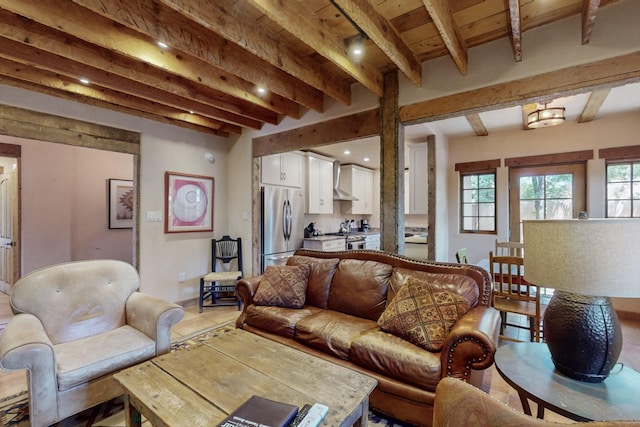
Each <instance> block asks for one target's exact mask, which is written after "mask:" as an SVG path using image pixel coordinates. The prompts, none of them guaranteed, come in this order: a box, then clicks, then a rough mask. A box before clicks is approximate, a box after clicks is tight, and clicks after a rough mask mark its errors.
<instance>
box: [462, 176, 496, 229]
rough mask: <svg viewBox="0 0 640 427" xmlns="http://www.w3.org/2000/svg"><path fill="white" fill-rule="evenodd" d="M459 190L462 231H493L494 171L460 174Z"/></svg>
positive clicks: (494, 215) (494, 206)
mask: <svg viewBox="0 0 640 427" xmlns="http://www.w3.org/2000/svg"><path fill="white" fill-rule="evenodd" d="M461 192H462V194H461V200H462V203H461V219H462V221H461V229H462V231H467V232H495V231H496V174H495V172H491V173H482V174H467V175H462V188H461Z"/></svg>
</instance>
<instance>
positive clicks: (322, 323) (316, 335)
mask: <svg viewBox="0 0 640 427" xmlns="http://www.w3.org/2000/svg"><path fill="white" fill-rule="evenodd" d="M371 329H378V325H376V322H374V321H373V320H368V319H361V318H359V317H354V316H350V315H348V314H343V313H338V312H336V311H332V310H322V311H319V312H317V313H316V314H313V315H311V316H308V317H305V318H304V319H301V320H300V321H299V322H298V323H297V324H296V333H295V339H296V341H299V342H302V343H304V344H306V345H308V346H311V347H315V348H318V349H320V350H322V351H324V352H325V353H328V354H332V355H334V356H337V357H340V358H342V359H349V352H350V350H351V342H352V341H353V340H354V339H355V338H357V337H358V336H359V335H360V334H362V333H363V332H366V331H369V330H371Z"/></svg>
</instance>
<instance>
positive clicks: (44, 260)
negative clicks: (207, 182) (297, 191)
mask: <svg viewBox="0 0 640 427" xmlns="http://www.w3.org/2000/svg"><path fill="white" fill-rule="evenodd" d="M0 99H1V100H2V103H3V104H7V105H12V106H16V107H20V108H26V109H30V110H33V111H40V112H45V113H49V114H55V115H59V116H63V117H72V118H76V119H79V120H85V121H89V122H93V123H98V124H104V125H107V126H113V127H117V128H122V129H127V130H131V131H137V132H141V134H142V136H141V147H140V148H141V157H140V158H141V166H140V183H141V187H140V208H141V212H142V220H141V226H140V260H139V271H140V275H141V279H142V284H141V289H142V290H143V291H144V292H147V293H150V294H152V295H156V296H158V297H161V298H165V299H167V300H170V301H184V300H189V299H194V298H196V297H197V295H198V285H199V277H200V276H201V275H203V274H205V273H207V272H208V271H209V268H210V257H211V254H210V252H211V250H210V247H211V239H212V238H213V237H218V236H222V234H232V235H233V234H234V232H235V231H237V228H230V226H229V221H228V218H229V211H230V210H235V209H236V208H238V207H239V206H240V205H239V203H237V199H239V198H241V197H239V198H234V200H233V202H232V203H230V202H229V199H228V192H227V188H228V183H229V181H228V174H229V173H230V172H229V170H228V168H229V167H230V166H229V162H228V152H229V147H230V146H231V145H232V144H233V138H230V139H226V138H220V137H217V136H214V135H210V134H204V133H200V132H195V131H191V130H187V129H183V128H177V127H175V126H170V125H166V124H162V123H158V122H153V121H150V120H145V119H140V118H138V117H133V116H129V115H125V114H120V113H116V112H112V111H106V110H103V109H101V108H96V107H91V106H87V105H83V104H79V103H75V102H71V101H66V100H61V99H57V98H53V97H50V96H46V95H41V94H37V93H33V92H29V91H26V90H22V89H18V88H13V87H9V86H2V85H0ZM51 145H55V146H56V151H57V150H63V151H62V152H64V150H66V149H69V148H71V147H66V146H62V145H61V144H51ZM41 147H44V145H40V144H39V145H38V146H37V148H36V149H35V150H36V151H37V152H38V153H37V154H38V158H39V159H40V160H38V163H37V167H38V168H39V170H38V172H39V174H38V175H36V174H33V175H32V174H31V173H30V171H29V168H30V167H33V166H31V165H30V164H31V163H25V165H24V166H23V183H24V184H27V185H37V186H42V188H44V187H45V186H51V185H54V186H55V185H56V184H57V183H59V181H60V180H61V179H62V178H63V176H64V175H65V174H67V173H68V172H69V171H70V170H71V169H72V168H71V166H70V165H69V164H68V163H66V160H65V159H67V157H73V156H72V155H69V156H66V155H63V156H61V159H59V161H56V162H52V161H51V159H52V157H50V156H52V155H53V154H51V153H49V152H48V151H47V150H46V149H44V148H41ZM245 149H246V147H245ZM205 152H211V153H213V154H214V155H215V157H216V161H215V162H214V163H213V164H211V163H208V162H207V161H206V160H205V159H204V153H205ZM69 153H71V152H70V151H69ZM27 154H29V155H30V154H31V153H30V152H27ZM24 155H25V152H24V151H23V156H24ZM241 157H242V156H241ZM244 158H245V160H241V159H236V161H238V162H241V163H242V164H243V165H245V163H244V161H246V158H247V155H245V156H244ZM56 159H57V157H56ZM52 163H54V164H53V165H52ZM33 165H36V163H33ZM58 167H59V170H58V169H57V168H58ZM231 168H233V167H231ZM239 169H240V171H238V174H240V173H243V172H244V171H247V170H248V169H247V168H246V166H245V167H239ZM165 171H174V172H182V173H190V174H196V175H206V176H213V177H214V180H215V183H214V185H215V189H214V191H215V199H214V201H215V206H214V232H213V233H210V232H208V233H200V232H198V233H178V234H165V233H164V225H163V224H164V223H163V222H147V221H146V212H147V211H161V212H163V215H164V173H165ZM40 172H42V173H40ZM83 173H85V172H83ZM231 175H232V176H233V175H234V174H231ZM247 175H249V174H247ZM110 177H111V176H110ZM119 177H122V176H119ZM33 179H36V180H37V182H34V183H31V182H30V180H33ZM65 179H66V178H65ZM247 180H250V178H247ZM238 184H239V186H238V187H235V186H234V188H238V189H241V188H242V186H243V185H246V184H247V183H246V182H239V183H238ZM102 185H104V184H102ZM103 188H104V187H103ZM23 191H24V189H23ZM249 194H250V193H249ZM59 197H66V196H65V195H64V194H63V195H62V196H59ZM248 197H249V199H248V200H249V205H250V195H249V196H248ZM64 205H65V206H68V208H64V207H63V208H60V209H51V204H50V201H48V200H47V199H46V198H43V199H38V200H34V201H33V204H28V203H27V204H26V205H25V204H23V217H27V216H28V215H29V214H28V213H27V212H32V211H42V212H47V217H46V218H47V222H45V223H43V225H45V226H44V227H42V230H41V231H39V232H38V234H37V236H36V237H35V239H36V241H37V242H38V245H37V246H36V247H34V248H31V249H32V250H33V251H32V250H31V249H30V250H29V251H28V253H25V254H24V255H23V257H24V260H25V264H26V265H25V267H26V268H30V267H29V265H31V264H27V263H32V264H37V265H39V266H41V265H49V264H51V263H53V262H62V261H67V260H69V259H70V256H71V255H70V244H71V241H70V238H69V236H68V235H65V230H66V229H67V228H66V225H65V226H64V227H63V226H62V225H63V224H68V223H69V221H71V220H72V219H73V214H72V212H71V209H72V206H73V201H72V200H70V199H69V200H68V201H65V203H64ZM25 222H26V221H25ZM33 226H34V223H32V222H31V221H29V222H28V223H23V228H24V229H25V230H28V229H29V227H33ZM104 227H106V224H104ZM247 246H249V245H247ZM25 252H26V251H25ZM52 253H55V254H58V255H56V256H58V257H59V258H56V259H52V258H51V256H52ZM26 268H25V269H26ZM181 272H184V273H185V275H186V278H187V280H186V281H185V282H184V283H179V282H178V274H179V273H181Z"/></svg>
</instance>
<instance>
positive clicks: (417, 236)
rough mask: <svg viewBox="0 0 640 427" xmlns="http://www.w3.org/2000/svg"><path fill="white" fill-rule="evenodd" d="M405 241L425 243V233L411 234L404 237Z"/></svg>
mask: <svg viewBox="0 0 640 427" xmlns="http://www.w3.org/2000/svg"><path fill="white" fill-rule="evenodd" d="M404 242H405V243H417V244H421V245H426V244H427V235H426V234H414V235H413V236H409V237H405V238H404Z"/></svg>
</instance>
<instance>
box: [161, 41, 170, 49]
mask: <svg viewBox="0 0 640 427" xmlns="http://www.w3.org/2000/svg"><path fill="white" fill-rule="evenodd" d="M158 46H160V47H161V48H162V49H167V48H168V47H169V45H168V44H166V43H165V42H158Z"/></svg>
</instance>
